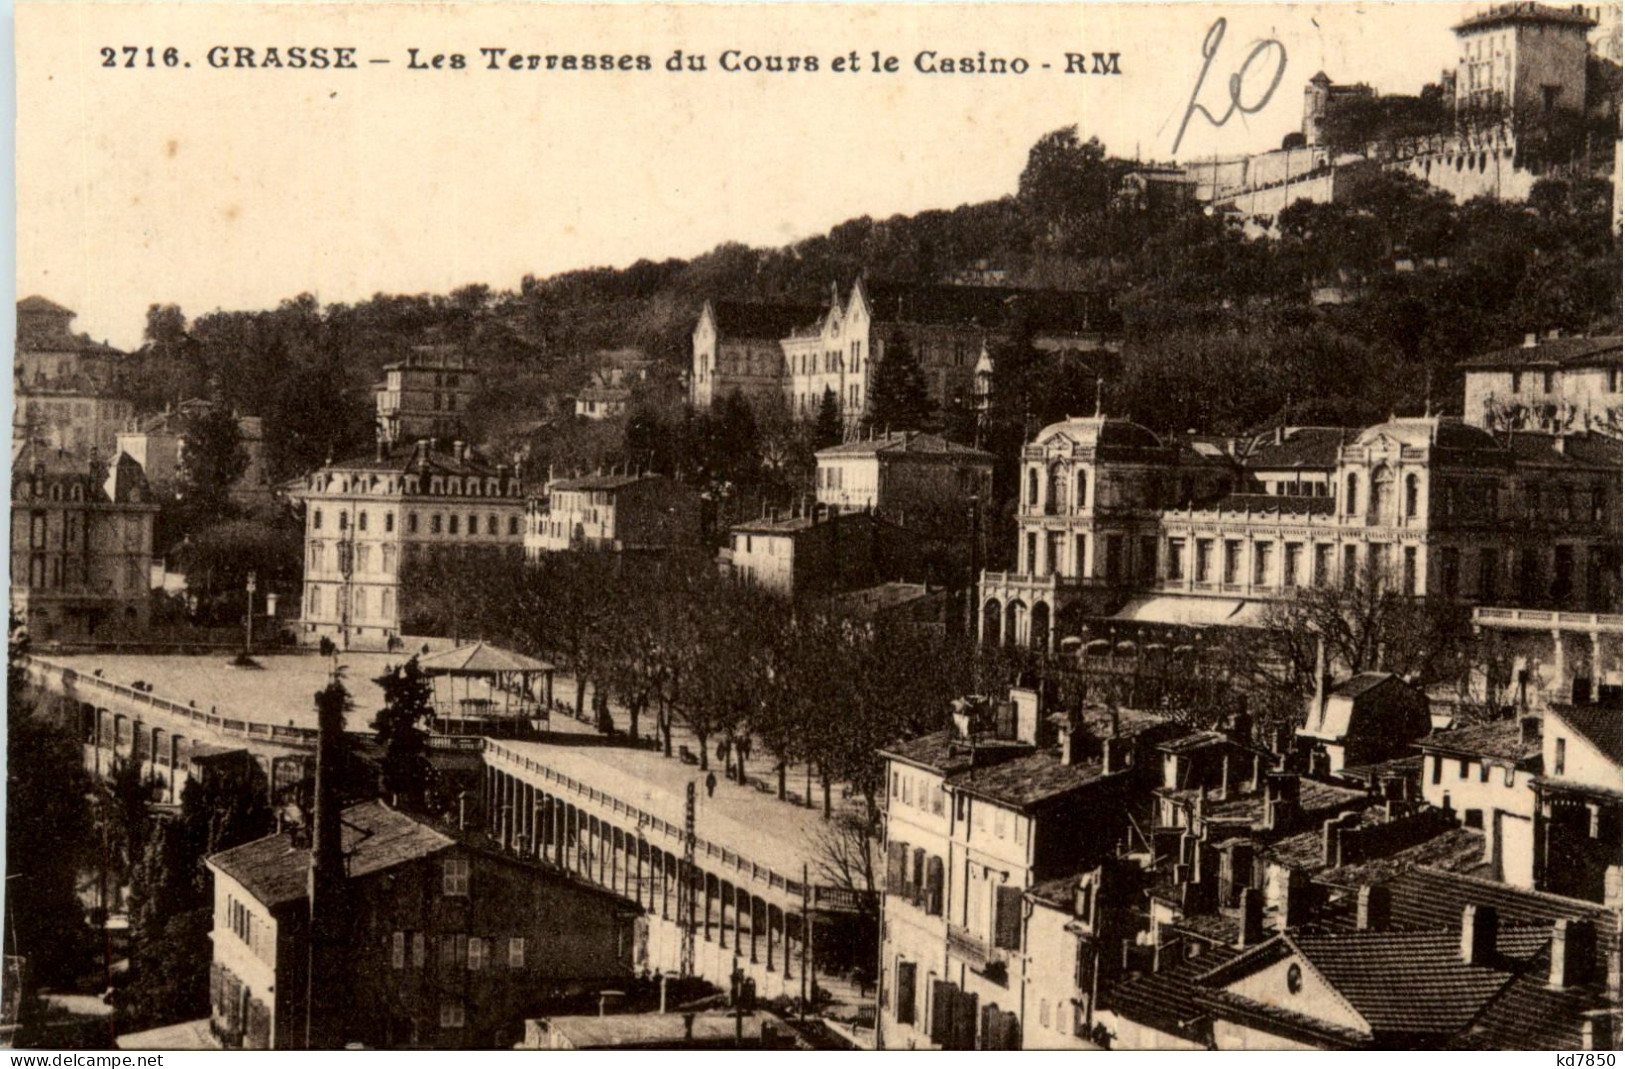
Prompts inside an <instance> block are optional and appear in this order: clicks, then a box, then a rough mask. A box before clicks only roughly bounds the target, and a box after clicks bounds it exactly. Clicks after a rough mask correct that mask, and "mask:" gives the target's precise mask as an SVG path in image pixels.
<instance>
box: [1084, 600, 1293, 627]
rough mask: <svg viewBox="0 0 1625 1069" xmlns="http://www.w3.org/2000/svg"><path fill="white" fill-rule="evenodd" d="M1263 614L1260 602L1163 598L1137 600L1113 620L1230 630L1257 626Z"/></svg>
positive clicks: (1120, 611)
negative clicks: (1219, 627) (1217, 626)
mask: <svg viewBox="0 0 1625 1069" xmlns="http://www.w3.org/2000/svg"><path fill="white" fill-rule="evenodd" d="M1262 612H1263V606H1262V605H1260V604H1259V603H1257V602H1248V601H1234V600H1231V599H1229V598H1185V597H1179V596H1177V595H1163V596H1159V597H1151V598H1135V599H1133V600H1132V601H1130V602H1129V603H1128V604H1127V605H1124V606H1123V608H1122V609H1120V610H1119V611H1118V612H1117V614H1116V615H1115V616H1113V617H1112V619H1113V620H1131V621H1133V622H1135V623H1142V624H1178V625H1181V626H1184V627H1209V626H1212V625H1214V624H1222V625H1225V626H1228V627H1256V626H1258V622H1259V618H1260V616H1261V614H1262Z"/></svg>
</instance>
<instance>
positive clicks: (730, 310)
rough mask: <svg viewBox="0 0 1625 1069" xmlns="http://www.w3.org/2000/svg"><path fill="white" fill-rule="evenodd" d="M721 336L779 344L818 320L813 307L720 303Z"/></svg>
mask: <svg viewBox="0 0 1625 1069" xmlns="http://www.w3.org/2000/svg"><path fill="white" fill-rule="evenodd" d="M711 310H712V311H713V312H714V313H716V318H717V333H718V334H719V335H720V336H722V337H724V338H756V339H762V340H772V341H777V340H779V339H780V338H787V337H789V336H790V332H791V331H793V330H794V329H795V328H796V326H798V325H799V324H801V323H808V322H811V321H812V320H814V319H816V318H817V317H818V314H819V312H820V309H819V307H818V306H817V305H812V304H770V303H767V302H765V301H716V302H715V303H713V304H712V305H711Z"/></svg>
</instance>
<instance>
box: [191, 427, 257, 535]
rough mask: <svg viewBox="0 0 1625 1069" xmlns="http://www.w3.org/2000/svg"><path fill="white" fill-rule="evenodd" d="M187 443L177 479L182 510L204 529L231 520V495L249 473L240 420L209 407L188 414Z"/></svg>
mask: <svg viewBox="0 0 1625 1069" xmlns="http://www.w3.org/2000/svg"><path fill="white" fill-rule="evenodd" d="M181 437H182V439H183V440H184V442H185V445H184V446H183V448H182V450H181V460H180V470H179V471H178V472H177V478H176V496H177V497H178V498H179V499H180V502H181V506H182V508H184V509H185V510H186V511H187V512H188V513H189V514H191V516H192V519H193V524H194V525H196V526H201V525H202V524H203V523H207V522H209V521H211V520H218V519H226V518H229V517H230V515H231V513H232V512H233V511H234V509H233V506H232V502H231V491H232V488H233V487H234V486H236V485H237V480H239V479H241V478H242V477H243V472H245V471H247V470H248V453H247V451H246V450H245V449H244V448H243V436H242V431H241V430H240V429H239V428H238V426H237V417H236V416H235V415H233V414H232V412H231V410H230V409H228V408H226V407H225V406H223V405H206V406H203V407H201V408H199V409H197V410H194V411H192V412H190V413H188V414H187V416H186V418H185V419H184V421H183V422H182V425H181Z"/></svg>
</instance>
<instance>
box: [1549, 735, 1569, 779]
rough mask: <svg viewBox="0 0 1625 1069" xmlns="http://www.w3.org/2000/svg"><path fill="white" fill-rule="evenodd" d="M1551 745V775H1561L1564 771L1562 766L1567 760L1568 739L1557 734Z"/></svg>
mask: <svg viewBox="0 0 1625 1069" xmlns="http://www.w3.org/2000/svg"><path fill="white" fill-rule="evenodd" d="M1553 746H1554V750H1553V753H1552V775H1554V776H1561V775H1562V774H1563V773H1564V771H1565V769H1564V766H1565V764H1566V763H1567V761H1568V749H1569V740H1567V739H1565V738H1564V737H1563V736H1561V735H1559V736H1558V737H1557V740H1556V741H1555V742H1554V743H1553Z"/></svg>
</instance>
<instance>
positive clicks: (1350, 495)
mask: <svg viewBox="0 0 1625 1069" xmlns="http://www.w3.org/2000/svg"><path fill="white" fill-rule="evenodd" d="M1358 511H1360V476H1359V475H1358V474H1356V473H1354V472H1352V471H1351V472H1349V477H1348V481H1347V482H1346V483H1345V484H1344V487H1343V514H1344V515H1345V516H1352V515H1354V514H1355V513H1356V512H1358Z"/></svg>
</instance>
